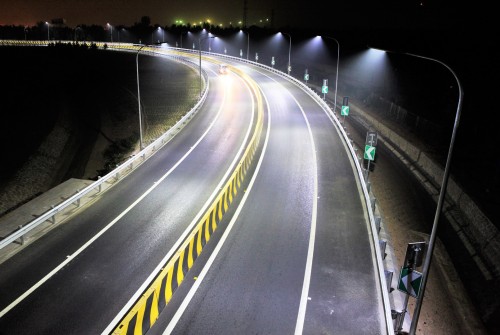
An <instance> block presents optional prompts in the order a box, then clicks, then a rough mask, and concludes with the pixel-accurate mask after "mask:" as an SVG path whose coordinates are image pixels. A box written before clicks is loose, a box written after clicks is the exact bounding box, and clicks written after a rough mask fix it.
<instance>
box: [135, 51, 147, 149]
mask: <svg viewBox="0 0 500 335" xmlns="http://www.w3.org/2000/svg"><path fill="white" fill-rule="evenodd" d="M145 46H146V45H142V46H141V47H140V48H139V50H137V54H136V55H135V67H136V72H137V103H138V106H139V147H140V150H142V114H141V91H140V89H139V52H140V51H141V50H142V48H144V47H145Z"/></svg>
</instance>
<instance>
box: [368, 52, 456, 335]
mask: <svg viewBox="0 0 500 335" xmlns="http://www.w3.org/2000/svg"><path fill="white" fill-rule="evenodd" d="M374 49H375V48H374ZM379 50H380V49H379ZM383 51H386V52H393V53H396V52H394V51H388V50H383ZM402 54H403V55H408V56H412V57H417V58H421V59H426V60H430V61H433V62H436V63H439V64H441V65H443V66H444V67H445V68H447V69H448V71H450V72H451V74H452V75H453V77H454V78H455V80H456V81H457V85H458V103H457V111H456V114H455V122H454V124H453V131H452V133H451V139H450V145H449V147H448V155H447V157H446V165H445V168H444V174H443V180H442V182H441V189H440V190H439V198H438V203H437V207H436V213H435V214H434V222H433V224H432V231H431V235H430V237H429V245H428V247H427V252H426V255H425V260H424V265H423V268H422V283H421V286H420V292H419V294H418V297H417V302H416V304H415V309H414V312H413V318H412V320H411V325H410V332H409V334H410V335H415V332H416V330H417V323H418V318H419V316H420V310H421V309H422V302H423V299H424V293H425V286H426V284H427V279H428V276H429V269H430V265H431V261H432V252H433V250H434V244H435V240H436V235H437V228H438V224H439V217H440V215H441V211H442V208H443V202H444V197H445V195H446V187H447V185H448V178H449V175H450V163H451V158H452V154H453V146H454V144H455V139H456V135H457V128H458V124H459V122H460V115H461V113H462V103H463V96H464V93H463V90H462V85H461V84H460V80H459V79H458V77H457V75H456V74H455V72H454V71H453V70H452V69H451V68H450V67H449V66H448V65H446V64H445V63H443V62H441V61H439V60H437V59H433V58H430V57H425V56H420V55H416V54H411V53H405V52H403V53H402Z"/></svg>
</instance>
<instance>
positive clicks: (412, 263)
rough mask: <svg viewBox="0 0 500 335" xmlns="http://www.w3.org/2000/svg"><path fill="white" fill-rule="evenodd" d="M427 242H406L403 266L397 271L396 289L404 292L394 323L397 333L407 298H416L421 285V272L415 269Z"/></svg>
mask: <svg viewBox="0 0 500 335" xmlns="http://www.w3.org/2000/svg"><path fill="white" fill-rule="evenodd" d="M426 246H427V244H426V243H425V242H413V243H408V246H407V247H406V255H405V260H404V263H403V266H402V267H401V271H400V273H399V280H398V286H397V289H398V290H399V291H401V292H403V293H406V296H405V301H404V304H403V310H402V311H401V312H400V313H397V314H399V316H400V318H399V319H400V322H399V323H397V324H396V330H397V334H400V333H401V330H402V329H403V320H404V316H405V315H406V313H407V311H408V300H409V297H410V296H412V297H414V298H418V295H419V294H420V291H421V287H422V273H421V272H418V271H416V270H415V269H416V268H418V267H420V266H422V261H423V259H424V254H425V250H426Z"/></svg>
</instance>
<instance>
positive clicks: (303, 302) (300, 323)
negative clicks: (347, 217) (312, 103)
mask: <svg viewBox="0 0 500 335" xmlns="http://www.w3.org/2000/svg"><path fill="white" fill-rule="evenodd" d="M259 73H261V72H259ZM261 74H262V75H264V76H266V77H268V78H270V79H271V80H273V81H275V82H277V81H276V80H275V79H274V78H271V77H269V76H267V75H266V74H264V73H261ZM286 92H287V93H288V94H289V95H290V96H291V97H292V99H293V100H294V101H295V103H296V104H297V106H299V108H300V111H301V112H302V115H303V117H304V120H305V122H306V125H307V130H308V133H309V137H310V139H311V147H312V154H313V163H314V195H313V207H312V215H311V231H310V233H309V247H308V250H307V260H306V268H305V271H304V282H303V285H302V294H301V298H300V305H299V311H298V314H297V323H296V325H295V335H299V334H302V331H303V329H304V320H305V316H306V308H307V300H308V296H309V286H310V283H311V272H312V262H313V256H314V241H315V238H316V219H317V212H318V160H317V155H316V144H315V142H314V136H313V133H312V129H311V125H310V123H309V120H308V118H307V115H306V113H305V112H304V109H303V108H302V106H301V105H300V103H299V102H298V101H297V99H296V98H295V96H294V95H293V94H291V93H290V91H289V90H286Z"/></svg>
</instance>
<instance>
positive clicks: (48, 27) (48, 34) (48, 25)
mask: <svg viewBox="0 0 500 335" xmlns="http://www.w3.org/2000/svg"><path fill="white" fill-rule="evenodd" d="M45 24H46V25H47V42H49V41H50V24H49V23H48V22H47V21H45Z"/></svg>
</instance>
